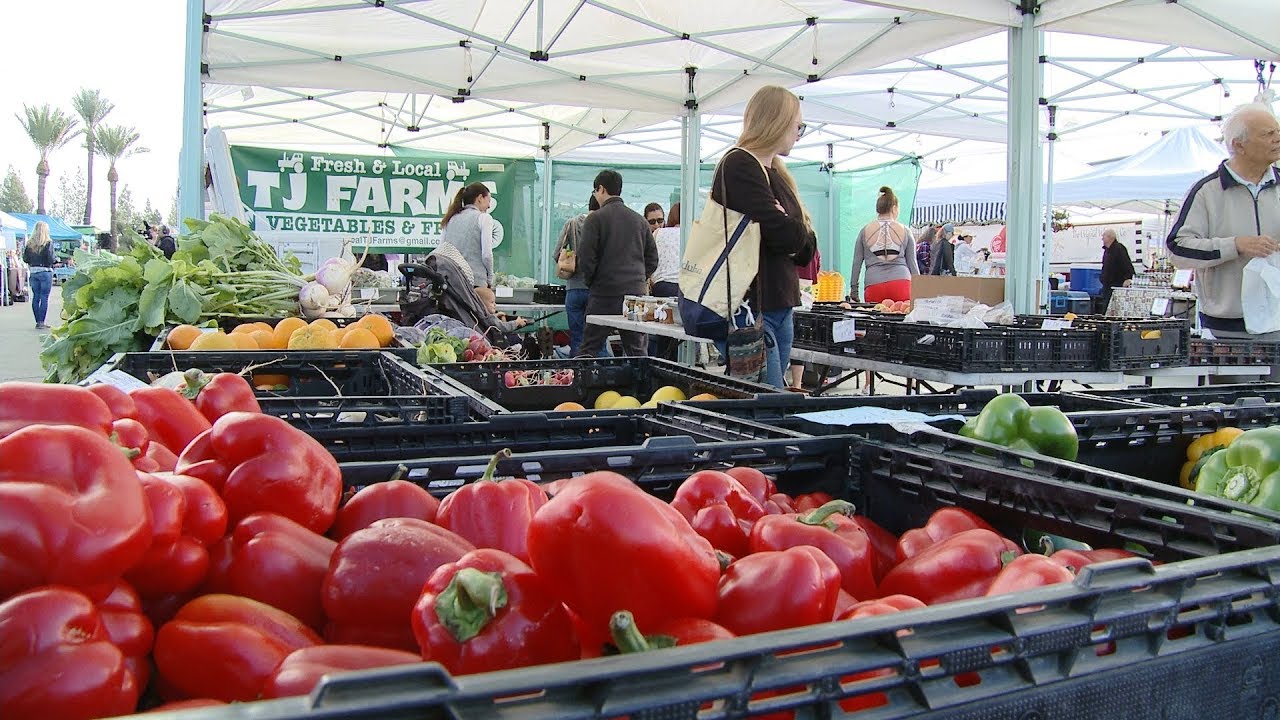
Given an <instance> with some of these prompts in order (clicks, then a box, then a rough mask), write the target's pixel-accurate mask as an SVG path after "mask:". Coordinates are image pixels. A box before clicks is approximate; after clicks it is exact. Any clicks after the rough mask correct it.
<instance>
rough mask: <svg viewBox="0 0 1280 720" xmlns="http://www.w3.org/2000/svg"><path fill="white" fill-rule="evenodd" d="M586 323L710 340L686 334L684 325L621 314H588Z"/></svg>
mask: <svg viewBox="0 0 1280 720" xmlns="http://www.w3.org/2000/svg"><path fill="white" fill-rule="evenodd" d="M587 323H588V324H591V325H603V326H605V327H611V328H617V329H619V330H630V331H632V332H642V333H647V334H649V335H661V336H663V337H669V338H676V339H677V340H688V341H689V342H696V343H709V342H712V341H711V340H708V339H707V338H696V337H690V336H688V335H686V334H685V332H684V327H682V326H680V325H674V324H672V325H667V324H665V323H657V322H645V321H643V320H628V319H626V318H624V317H622V316H621V315H588V316H587Z"/></svg>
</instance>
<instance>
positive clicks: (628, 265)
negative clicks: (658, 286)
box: [577, 197, 658, 297]
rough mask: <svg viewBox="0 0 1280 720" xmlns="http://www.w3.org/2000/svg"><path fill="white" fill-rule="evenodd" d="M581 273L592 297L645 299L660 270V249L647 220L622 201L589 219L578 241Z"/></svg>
mask: <svg viewBox="0 0 1280 720" xmlns="http://www.w3.org/2000/svg"><path fill="white" fill-rule="evenodd" d="M577 254H578V270H579V271H580V272H581V273H582V279H583V280H584V281H585V282H586V283H587V289H588V290H590V291H591V294H592V295H596V296H599V297H615V296H618V297H620V296H622V295H643V294H644V293H645V291H646V289H647V283H648V280H649V276H650V275H652V274H653V273H654V271H655V270H657V269H658V246H657V244H656V243H655V242H654V241H653V233H651V232H649V223H647V222H645V219H644V216H642V215H641V214H640V213H638V212H636V211H635V210H632V209H631V208H629V207H627V206H626V205H625V204H624V203H623V202H622V198H620V197H613V198H609V199H608V200H606V201H605V203H604V205H602V206H601V207H600V209H599V210H596V211H595V212H593V213H591V214H590V215H587V219H586V221H585V222H584V223H583V224H582V236H581V237H580V238H579V239H578V251H577Z"/></svg>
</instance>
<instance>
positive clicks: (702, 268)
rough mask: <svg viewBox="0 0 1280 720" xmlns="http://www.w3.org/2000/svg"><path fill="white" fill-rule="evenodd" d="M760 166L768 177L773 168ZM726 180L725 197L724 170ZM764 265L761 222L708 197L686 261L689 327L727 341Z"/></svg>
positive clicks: (683, 291)
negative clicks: (731, 321) (732, 318)
mask: <svg viewBox="0 0 1280 720" xmlns="http://www.w3.org/2000/svg"><path fill="white" fill-rule="evenodd" d="M732 152H747V151H746V150H743V149H742V148H738V147H734V148H730V150H729V153H732ZM729 153H725V157H728V155H729ZM748 154H750V153H748ZM752 157H753V158H755V156H754V155H752ZM720 162H721V163H723V162H724V158H721V160H720ZM756 162H759V158H756ZM760 170H761V172H763V173H764V176H765V179H766V181H767V180H768V177H769V172H768V171H767V170H765V167H764V165H763V164H761V165H760ZM720 182H721V185H720V197H721V198H724V174H723V172H721V173H720ZM759 270H760V224H759V223H756V222H753V221H752V220H751V218H750V217H748V216H746V215H744V214H742V213H740V212H737V211H735V210H729V209H727V208H725V207H724V206H723V205H721V204H720V203H718V202H716V201H715V200H712V199H711V198H707V204H706V206H705V207H703V209H702V215H701V217H699V218H698V220H697V221H695V222H694V223H693V228H692V229H691V231H690V233H689V241H688V244H687V245H686V246H685V249H684V255H683V257H682V258H681V262H680V318H681V322H682V323H683V325H684V331H685V332H686V333H688V334H689V335H691V336H693V337H701V338H708V339H711V340H724V339H725V338H726V337H727V336H728V334H729V318H730V316H732V315H733V314H734V313H735V312H737V310H738V307H739V306H740V305H741V304H742V301H743V299H744V298H746V296H747V288H748V287H750V285H751V282H752V281H753V280H755V277H756V274H757V273H758V272H759Z"/></svg>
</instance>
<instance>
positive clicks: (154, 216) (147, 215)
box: [142, 198, 164, 225]
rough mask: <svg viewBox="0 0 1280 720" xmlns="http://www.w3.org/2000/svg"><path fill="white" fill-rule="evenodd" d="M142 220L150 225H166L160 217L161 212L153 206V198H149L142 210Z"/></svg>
mask: <svg viewBox="0 0 1280 720" xmlns="http://www.w3.org/2000/svg"><path fill="white" fill-rule="evenodd" d="M142 219H143V220H146V221H147V223H148V224H149V225H160V224H163V223H164V220H163V219H162V218H161V217H160V211H159V210H158V209H156V207H155V206H154V205H152V204H151V198H147V204H146V206H145V207H143V208H142Z"/></svg>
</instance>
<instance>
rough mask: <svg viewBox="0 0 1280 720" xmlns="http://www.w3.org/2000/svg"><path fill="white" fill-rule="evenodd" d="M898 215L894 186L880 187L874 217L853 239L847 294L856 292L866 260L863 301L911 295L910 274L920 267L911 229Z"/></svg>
mask: <svg viewBox="0 0 1280 720" xmlns="http://www.w3.org/2000/svg"><path fill="white" fill-rule="evenodd" d="M897 218H898V196H897V195H895V194H894V193H893V188H890V187H882V188H880V194H879V195H878V196H877V197H876V219H875V220H872V221H871V222H869V223H867V224H866V226H864V227H863V228H862V232H860V233H858V239H857V241H856V242H855V243H854V251H853V271H852V273H851V274H850V275H849V289H850V293H849V294H850V295H856V289H857V287H858V278H859V277H861V275H862V266H863V265H864V264H865V265H866V267H867V277H866V282H865V283H863V288H862V299H863V300H864V301H865V302H874V303H878V302H880V301H882V300H891V301H894V302H897V301H903V302H905V301H907V300H910V299H911V276H912V275H919V274H920V268H919V267H917V266H916V246H915V240H914V239H913V238H912V237H911V231H910V230H908V229H907V228H906V226H904V225H903V224H902V223H900V222H898V220H897Z"/></svg>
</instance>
